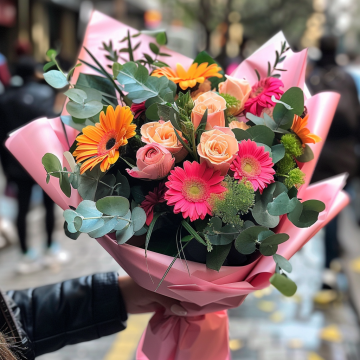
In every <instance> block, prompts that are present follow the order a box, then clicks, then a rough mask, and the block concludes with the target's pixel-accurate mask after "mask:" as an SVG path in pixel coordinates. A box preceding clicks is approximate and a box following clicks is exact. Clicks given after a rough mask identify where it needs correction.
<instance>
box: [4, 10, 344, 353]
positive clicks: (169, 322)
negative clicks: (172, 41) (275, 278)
mask: <svg viewBox="0 0 360 360" xmlns="http://www.w3.org/2000/svg"><path fill="white" fill-rule="evenodd" d="M127 29H130V32H131V33H135V32H137V31H136V30H134V29H131V28H128V27H127V26H126V25H124V24H121V23H118V22H117V21H115V20H113V19H111V18H109V17H107V16H105V15H103V14H101V13H99V12H94V13H93V15H92V18H91V21H90V24H89V26H88V28H87V31H86V35H85V40H84V46H86V47H87V48H88V49H89V50H90V51H91V52H92V53H93V54H94V55H95V56H96V58H97V59H98V60H99V61H100V62H101V63H102V64H106V63H107V60H106V59H105V57H104V54H105V53H104V52H103V51H101V50H99V47H100V46H101V42H102V41H105V42H108V40H110V39H112V40H113V43H114V44H115V45H117V44H118V40H120V39H121V38H123V37H124V36H126V32H127ZM137 39H139V38H137ZM141 40H142V45H141V46H140V48H139V49H138V50H137V52H136V54H135V56H137V53H139V54H141V53H142V52H148V46H147V44H148V43H149V42H150V41H153V39H152V38H150V37H148V36H144V35H142V36H141ZM284 40H285V38H284V36H283V35H282V33H279V34H277V35H276V36H275V37H274V38H272V39H271V40H269V41H268V42H267V43H266V44H265V45H264V46H262V47H261V48H260V49H259V50H258V51H257V52H256V53H254V54H253V55H252V56H251V57H250V58H249V59H247V60H245V61H244V62H243V63H241V64H240V65H239V67H238V68H237V69H236V70H235V71H234V73H233V74H232V76H235V77H238V78H242V77H246V78H247V79H248V80H249V81H250V82H251V83H252V84H253V83H255V82H256V81H257V78H256V75H255V72H254V68H256V69H258V71H259V72H260V74H261V75H263V76H266V71H267V61H268V60H269V61H270V62H271V63H272V62H273V61H274V56H275V49H279V47H280V42H281V41H284ZM165 51H166V52H168V53H169V52H170V53H171V54H173V57H170V58H166V59H163V60H164V61H166V62H167V63H169V64H170V65H171V66H175V64H176V63H177V62H180V63H182V64H183V65H184V66H185V67H187V66H189V65H190V64H191V62H192V60H191V59H189V58H186V57H184V56H182V55H180V54H176V53H175V52H172V51H169V50H165ZM79 57H80V58H81V59H83V60H86V61H89V62H92V61H91V59H90V57H89V56H88V55H87V54H86V52H85V51H84V50H83V49H82V50H81V52H80V55H79ZM305 64H306V51H302V52H300V53H293V52H291V51H289V52H288V53H287V58H286V60H285V61H284V62H283V63H282V64H281V66H282V67H283V68H285V69H289V71H287V72H283V73H282V80H283V82H284V85H285V90H286V89H288V88H289V87H292V86H300V87H302V88H304V78H305ZM80 72H86V73H94V71H93V70H92V69H90V68H88V67H86V66H85V65H83V66H81V67H80V68H77V69H76V70H75V74H74V78H73V80H72V82H73V83H74V82H75V81H76V79H77V77H78V76H79V73H80ZM305 93H306V106H307V108H308V110H309V113H310V118H309V129H310V130H311V131H312V132H314V133H316V134H317V135H319V136H321V137H322V138H323V141H325V138H326V135H327V132H328V129H329V127H330V125H331V121H332V117H333V115H334V112H335V109H336V105H337V102H338V99H339V95H338V94H335V93H323V94H319V95H316V96H314V97H312V98H311V97H310V96H309V95H308V92H307V90H306V89H305ZM64 114H66V110H65V109H64ZM66 133H67V137H68V139H69V142H70V143H72V142H73V140H74V139H75V137H76V134H77V132H76V130H74V129H71V128H69V127H67V126H66ZM322 145H323V142H322V143H319V144H316V145H313V146H311V147H312V149H313V151H314V155H315V159H314V161H312V162H310V163H307V164H303V165H302V170H303V171H305V172H306V174H307V183H306V184H305V185H304V186H303V187H302V188H301V191H300V194H301V197H302V198H303V199H308V198H315V199H319V200H322V201H324V203H325V204H326V209H325V211H324V212H323V213H321V215H320V219H319V221H318V222H317V223H316V224H314V225H313V226H312V227H310V228H306V229H298V228H296V227H295V226H294V225H292V223H291V222H290V221H289V220H287V218H286V217H283V219H282V221H281V223H280V224H279V226H278V228H277V229H276V231H277V232H286V233H288V234H289V235H290V240H289V241H287V242H286V243H284V244H282V245H281V246H280V247H279V248H280V252H279V253H280V254H282V255H283V256H285V257H286V258H287V259H289V258H291V256H292V255H293V254H294V253H296V251H298V250H299V249H300V248H301V247H302V246H303V245H304V244H305V243H306V242H307V241H309V240H310V239H311V237H312V236H313V235H314V234H315V233H316V232H317V231H319V230H320V229H321V228H322V227H323V226H324V225H325V224H326V223H327V222H328V221H330V220H331V219H332V218H333V217H334V216H335V215H337V214H338V213H339V212H340V211H341V210H342V209H343V208H344V207H345V206H346V205H347V204H348V202H349V199H348V197H347V195H346V194H345V193H343V192H342V191H341V189H342V187H343V185H344V181H345V176H338V177H335V178H332V179H328V180H326V181H323V182H321V183H318V184H314V185H311V186H308V183H309V181H310V177H311V175H312V173H313V171H314V168H315V164H316V161H317V159H318V157H319V154H320V151H321V148H322ZM6 146H7V147H8V148H9V150H10V151H11V152H12V153H13V154H14V156H15V157H16V158H17V159H18V160H19V161H20V163H21V164H22V165H23V166H24V167H25V169H26V170H27V171H28V172H29V173H30V175H31V176H32V177H33V178H34V179H35V181H37V182H38V183H39V185H40V186H41V187H42V188H43V189H44V190H45V191H46V192H47V193H48V195H49V196H50V197H51V198H52V199H53V200H54V201H55V202H56V203H57V204H58V205H59V206H61V207H62V208H63V209H66V208H68V206H69V205H72V206H77V204H78V203H79V202H80V201H81V199H80V197H79V195H78V193H77V192H76V191H74V190H73V191H72V196H71V198H70V199H69V198H67V197H66V196H65V195H64V194H63V193H62V191H61V190H60V187H59V183H58V181H57V179H54V178H52V179H51V181H50V184H46V181H45V179H46V172H45V170H44V168H43V166H42V163H41V158H42V156H43V155H44V154H45V153H47V152H51V153H53V154H55V155H56V156H58V158H59V159H60V160H62V161H63V162H64V159H63V156H62V154H63V152H64V151H66V150H67V149H68V145H67V141H66V137H65V135H64V132H63V128H62V125H61V120H60V118H56V119H52V120H47V119H39V120H36V121H34V122H32V123H30V124H29V125H27V126H25V127H23V128H22V129H20V130H18V131H16V132H15V133H13V134H12V136H11V137H10V138H9V139H8V141H7V142H6ZM98 242H99V244H101V245H102V246H103V247H104V248H105V249H106V251H108V252H109V253H110V254H111V256H112V257H113V258H114V259H115V260H116V261H117V262H118V263H119V264H120V265H121V266H122V267H123V268H124V269H125V271H127V272H128V274H129V275H130V276H131V277H132V278H133V279H134V280H135V281H136V282H137V283H138V284H139V285H141V286H142V287H144V288H147V289H149V290H152V291H155V289H156V287H157V284H158V283H159V281H160V279H161V278H162V276H163V274H164V272H165V270H166V269H167V267H168V266H169V264H170V262H171V261H172V258H170V257H168V256H166V255H162V254H158V253H153V252H151V251H149V252H148V259H147V262H148V268H147V265H146V262H145V257H144V250H143V249H140V248H137V247H134V246H131V245H128V244H125V245H118V244H117V243H116V242H115V241H113V240H112V239H111V238H110V237H108V236H104V237H103V238H101V239H98ZM187 264H188V266H189V269H190V274H191V276H189V275H188V272H187V269H186V266H185V264H183V263H182V261H181V260H179V259H178V260H177V261H176V262H175V264H174V266H173V267H172V268H171V270H170V271H169V273H168V275H167V277H166V278H165V280H164V281H163V283H162V285H161V286H160V287H159V289H158V292H159V293H160V294H163V295H166V296H169V297H172V298H174V299H178V300H179V301H180V302H181V305H182V306H183V307H184V308H185V309H186V310H187V311H188V317H185V318H179V317H177V316H172V315H170V314H168V313H156V314H155V315H154V317H153V318H152V319H151V321H150V323H149V325H148V327H147V329H146V330H145V332H144V334H143V337H142V339H141V342H140V345H139V348H138V351H137V359H138V360H147V359H149V360H196V359H199V360H200V359H207V360H223V359H224V360H225V359H228V358H229V348H228V340H227V339H228V328H227V315H226V312H224V310H226V309H229V308H233V307H237V306H239V305H241V303H242V302H243V301H244V299H245V297H246V296H247V295H248V294H249V293H251V292H253V291H254V290H257V289H263V288H265V287H267V286H268V285H269V278H270V277H271V275H272V274H273V272H274V267H275V264H274V262H273V260H272V258H271V257H261V258H260V259H259V260H258V261H256V262H254V263H252V264H250V265H247V266H244V267H226V266H223V267H222V268H221V269H220V271H219V272H216V271H213V270H210V269H207V268H206V266H205V265H204V264H198V263H193V262H189V261H188V262H187ZM148 269H149V272H150V273H151V276H152V279H153V280H154V283H153V282H152V281H151V279H150V277H149V273H148ZM209 344H211V346H209ZM208 350H209V353H208V354H207V353H206V351H208ZM210 350H211V351H210Z"/></svg>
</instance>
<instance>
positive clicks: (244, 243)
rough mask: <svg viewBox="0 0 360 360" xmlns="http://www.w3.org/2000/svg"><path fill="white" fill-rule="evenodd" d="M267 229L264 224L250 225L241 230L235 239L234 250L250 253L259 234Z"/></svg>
mask: <svg viewBox="0 0 360 360" xmlns="http://www.w3.org/2000/svg"><path fill="white" fill-rule="evenodd" d="M267 230H268V229H267V228H266V227H264V226H252V227H249V228H247V229H246V230H244V231H242V232H241V233H240V234H239V235H238V237H237V238H236V240H235V248H236V250H237V251H238V252H239V253H241V254H244V255H247V254H252V253H253V252H254V251H255V250H256V241H257V239H258V236H259V234H260V233H261V232H263V231H267Z"/></svg>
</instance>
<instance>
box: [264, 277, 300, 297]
mask: <svg viewBox="0 0 360 360" xmlns="http://www.w3.org/2000/svg"><path fill="white" fill-rule="evenodd" d="M270 283H271V284H272V285H273V286H274V287H275V288H276V289H277V290H279V291H280V292H281V293H282V294H283V295H285V296H288V297H289V296H293V295H294V294H295V293H296V290H297V286H296V284H295V283H294V282H293V281H292V280H291V279H289V278H288V277H286V276H284V275H280V274H274V275H273V276H272V277H271V278H270Z"/></svg>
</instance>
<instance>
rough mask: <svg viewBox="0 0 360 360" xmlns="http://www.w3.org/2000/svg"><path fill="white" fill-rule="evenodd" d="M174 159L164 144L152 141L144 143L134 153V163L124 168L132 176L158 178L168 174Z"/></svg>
mask: <svg viewBox="0 0 360 360" xmlns="http://www.w3.org/2000/svg"><path fill="white" fill-rule="evenodd" d="M174 163H175V159H174V158H173V156H172V154H171V152H170V151H169V150H167V149H165V147H164V146H162V145H159V144H156V143H153V144H148V145H145V146H144V147H142V148H140V149H139V150H138V151H137V153H136V165H137V167H134V168H133V169H126V171H127V172H128V174H129V175H130V176H132V177H134V178H140V179H149V180H159V179H163V178H164V177H165V176H166V175H168V174H169V172H170V170H171V169H172V168H173V167H174Z"/></svg>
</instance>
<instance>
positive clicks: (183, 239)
mask: <svg viewBox="0 0 360 360" xmlns="http://www.w3.org/2000/svg"><path fill="white" fill-rule="evenodd" d="M193 238H194V237H193V236H192V235H186V236H184V237H183V238H182V239H181V241H182V242H188V241H190V240H192V239H193Z"/></svg>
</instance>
